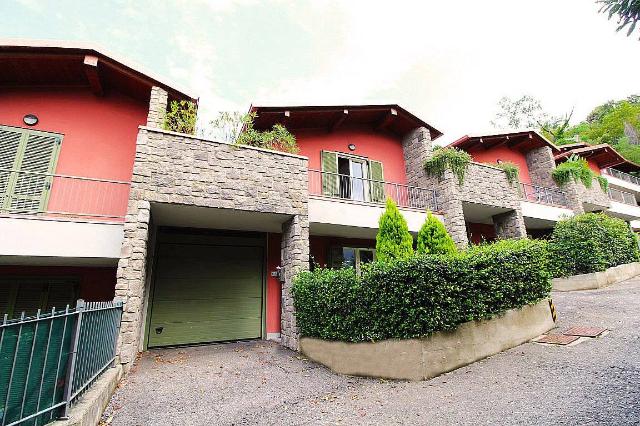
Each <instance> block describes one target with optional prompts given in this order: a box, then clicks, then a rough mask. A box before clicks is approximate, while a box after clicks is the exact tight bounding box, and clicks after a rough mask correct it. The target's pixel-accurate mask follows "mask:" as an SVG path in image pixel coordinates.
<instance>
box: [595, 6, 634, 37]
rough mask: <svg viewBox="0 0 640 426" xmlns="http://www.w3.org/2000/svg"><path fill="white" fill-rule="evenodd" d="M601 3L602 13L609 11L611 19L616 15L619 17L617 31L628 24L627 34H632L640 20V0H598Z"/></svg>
mask: <svg viewBox="0 0 640 426" xmlns="http://www.w3.org/2000/svg"><path fill="white" fill-rule="evenodd" d="M597 3H600V4H601V5H602V6H601V7H600V10H599V12H600V13H607V14H608V15H609V19H611V18H612V17H613V16H614V15H615V16H617V18H618V28H616V31H620V30H621V29H623V28H625V27H626V26H627V25H628V26H629V28H628V29H627V36H630V35H631V33H632V32H633V30H634V29H635V28H636V24H637V23H638V20H640V0H598V1H597Z"/></svg>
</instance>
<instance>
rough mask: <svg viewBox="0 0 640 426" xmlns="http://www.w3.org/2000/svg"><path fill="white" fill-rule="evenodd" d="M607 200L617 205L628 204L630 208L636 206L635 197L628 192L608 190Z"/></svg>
mask: <svg viewBox="0 0 640 426" xmlns="http://www.w3.org/2000/svg"><path fill="white" fill-rule="evenodd" d="M609 198H610V199H612V200H613V201H617V202H619V203H624V204H629V205H630V206H637V205H638V201H637V200H636V196H635V195H633V194H632V193H630V192H625V191H620V190H619V189H613V188H609Z"/></svg>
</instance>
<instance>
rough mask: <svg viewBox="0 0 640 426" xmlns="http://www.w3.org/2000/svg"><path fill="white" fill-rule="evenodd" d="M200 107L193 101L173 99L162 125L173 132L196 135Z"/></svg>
mask: <svg viewBox="0 0 640 426" xmlns="http://www.w3.org/2000/svg"><path fill="white" fill-rule="evenodd" d="M197 116H198V107H197V106H196V104H194V103H193V102H191V101H180V102H178V101H172V102H171V104H169V111H167V112H166V113H165V115H164V121H163V123H162V127H163V128H164V129H165V130H170V131H172V132H178V133H186V134H188V135H195V133H196V120H197Z"/></svg>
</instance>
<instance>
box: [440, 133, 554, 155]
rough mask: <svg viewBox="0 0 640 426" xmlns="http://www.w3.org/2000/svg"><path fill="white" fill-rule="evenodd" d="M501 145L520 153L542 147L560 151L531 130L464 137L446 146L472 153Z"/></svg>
mask: <svg viewBox="0 0 640 426" xmlns="http://www.w3.org/2000/svg"><path fill="white" fill-rule="evenodd" d="M503 144H506V145H507V146H509V147H510V148H513V149H517V150H519V151H522V152H527V151H530V150H532V149H535V148H540V147H543V146H548V147H550V148H551V150H552V151H553V153H554V154H555V153H558V152H560V149H559V148H558V147H557V146H556V145H554V144H553V143H551V142H550V141H549V140H548V139H547V138H545V137H544V136H542V135H541V134H540V133H539V132H538V131H536V130H533V129H525V130H512V131H508V132H499V133H483V134H474V135H465V136H463V137H461V138H460V139H458V140H456V141H454V142H452V143H450V144H449V145H448V146H449V147H454V148H458V149H461V150H463V151H472V150H474V149H485V150H487V149H491V148H495V147H497V146H500V145H503Z"/></svg>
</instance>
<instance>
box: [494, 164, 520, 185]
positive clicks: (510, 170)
mask: <svg viewBox="0 0 640 426" xmlns="http://www.w3.org/2000/svg"><path fill="white" fill-rule="evenodd" d="M491 166H493V167H497V168H499V169H502V170H503V171H504V174H506V175H507V182H509V184H510V185H513V184H517V183H518V182H519V181H520V168H519V167H518V165H517V164H515V163H512V162H511V161H505V162H502V163H498V164H491Z"/></svg>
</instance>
